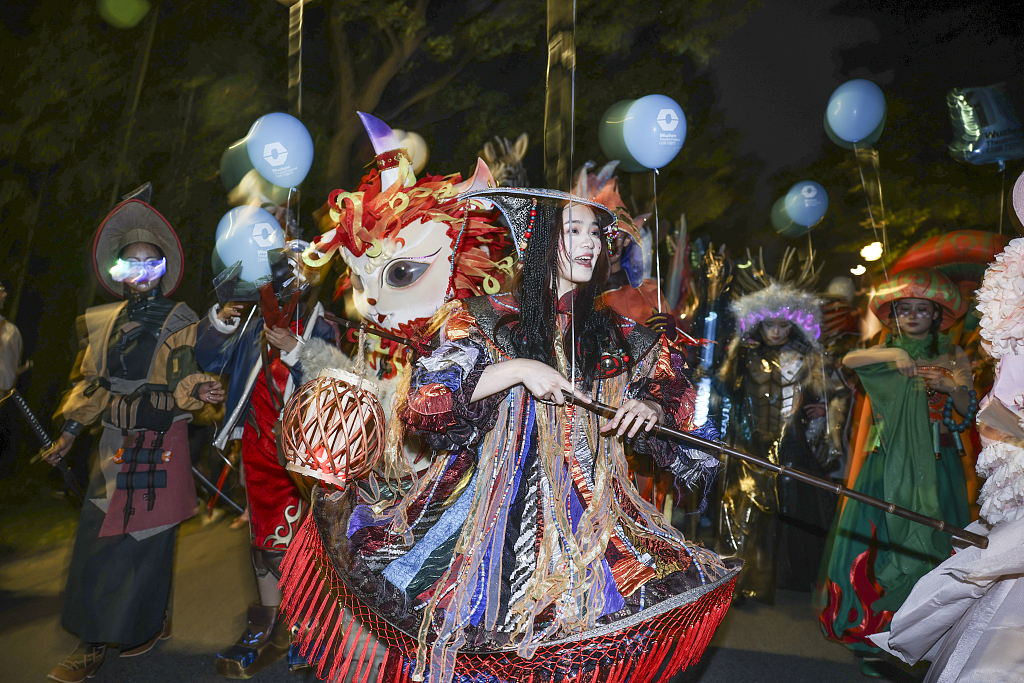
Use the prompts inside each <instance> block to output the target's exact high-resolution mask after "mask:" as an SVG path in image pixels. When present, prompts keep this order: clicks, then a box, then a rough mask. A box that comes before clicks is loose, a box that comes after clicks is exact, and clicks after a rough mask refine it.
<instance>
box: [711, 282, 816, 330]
mask: <svg viewBox="0 0 1024 683" xmlns="http://www.w3.org/2000/svg"><path fill="white" fill-rule="evenodd" d="M730 308H731V309H732V313H733V315H735V316H736V322H737V324H738V325H739V328H740V335H742V336H748V335H749V334H750V333H752V332H753V331H754V330H755V329H757V326H758V325H759V324H760V323H761V321H762V320H771V319H773V318H782V319H784V320H788V321H789V322H791V323H793V324H794V325H796V326H797V327H799V328H800V329H801V330H802V331H803V333H804V335H805V336H806V337H807V339H808V340H809V341H810V342H811V343H813V344H815V345H817V340H818V337H819V336H820V335H821V300H820V299H819V298H818V297H816V296H814V295H813V294H809V293H807V292H804V291H802V290H800V289H797V288H796V287H792V286H790V285H784V284H777V283H772V284H770V285H768V287H766V288H764V289H762V290H760V291H757V292H754V293H753V294H747V295H746V296H743V297H740V298H739V299H736V300H735V301H733V302H732V304H731V305H730Z"/></svg>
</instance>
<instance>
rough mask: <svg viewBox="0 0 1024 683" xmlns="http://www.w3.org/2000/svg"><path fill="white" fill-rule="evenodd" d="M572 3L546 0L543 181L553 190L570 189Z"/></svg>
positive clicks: (573, 52) (573, 53)
mask: <svg viewBox="0 0 1024 683" xmlns="http://www.w3.org/2000/svg"><path fill="white" fill-rule="evenodd" d="M575 22H576V15H575V7H574V3H573V0H548V77H547V99H546V101H545V103H544V180H545V184H546V186H547V187H549V188H551V189H553V190H569V189H571V187H572V177H571V176H572V168H571V165H572V136H573V92H572V78H573V72H574V71H575V69H576V43H575V39H574V37H573V27H574V24H575Z"/></svg>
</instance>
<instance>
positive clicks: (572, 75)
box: [555, 0, 600, 443]
mask: <svg viewBox="0 0 1024 683" xmlns="http://www.w3.org/2000/svg"><path fill="white" fill-rule="evenodd" d="M575 152H576V0H572V66H571V68H570V70H569V192H570V194H571V193H572V173H573V169H574V168H575V166H573V163H574V162H573V156H574V155H575ZM583 172H584V173H586V170H584V171H583ZM599 239H600V238H599ZM599 246H600V245H599ZM567 256H568V257H569V258H568V261H569V272H570V273H571V272H572V269H573V258H572V202H569V253H568V254H567ZM591 272H593V271H591ZM569 315H570V316H571V317H570V319H569V326H570V327H569V336H570V339H571V340H572V348H571V349H569V352H570V353H571V354H572V371H571V373H570V374H571V377H570V378H569V379H570V383H571V384H572V390H573V392H574V393H575V391H576V287H575V286H574V287H573V292H572V300H571V302H570V304H569ZM555 328H556V330H555V333H556V334H559V333H560V331H559V330H558V329H557V328H558V320H557V316H556V320H555ZM573 415H574V416H575V413H573ZM575 422H576V421H575V419H574V420H573V428H574V429H575ZM575 437H576V435H575V434H573V443H575Z"/></svg>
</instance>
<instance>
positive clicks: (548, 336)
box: [498, 202, 632, 389]
mask: <svg viewBox="0 0 1024 683" xmlns="http://www.w3.org/2000/svg"><path fill="white" fill-rule="evenodd" d="M562 208H563V207H562V206H560V205H557V204H553V203H549V202H545V203H543V204H538V205H537V220H536V223H535V226H534V229H533V231H532V235H531V238H530V241H529V244H528V245H527V248H526V253H525V254H524V255H523V263H522V268H521V269H520V271H519V272H518V273H517V274H516V276H515V278H514V279H513V281H512V286H511V290H512V296H513V297H515V300H516V303H518V304H519V314H518V315H514V314H513V315H507V316H504V317H502V318H501V320H499V321H498V326H499V327H503V326H507V327H508V328H509V330H510V332H511V335H510V337H511V341H512V343H513V345H514V346H515V348H516V351H517V355H518V356H519V357H520V358H530V359H532V360H536V361H540V362H541V363H546V364H547V365H550V366H552V367H557V365H556V359H555V344H554V334H555V333H556V330H557V327H558V259H559V250H560V248H561V245H562ZM602 232H603V231H602ZM598 239H603V235H602V236H601V237H599V238H598ZM601 246H602V248H601V252H600V254H598V257H597V262H596V263H595V264H594V271H593V276H592V277H591V278H590V282H588V283H587V284H585V285H583V286H580V287H577V288H576V300H575V303H574V305H573V312H574V314H575V316H576V320H575V328H576V338H577V340H578V341H577V343H573V339H572V329H573V328H572V326H570V327H568V328H567V329H566V331H565V334H564V335H563V337H562V347H563V348H564V349H565V352H566V361H567V362H570V363H571V362H572V361H571V359H572V356H570V355H569V354H570V350H571V352H572V353H573V354H575V358H576V364H577V367H578V368H579V369H580V378H581V380H582V383H583V387H584V388H585V389H590V388H591V387H593V384H594V380H596V379H597V375H598V370H599V366H600V362H601V356H602V355H603V353H604V351H605V349H609V348H610V349H624V348H625V340H624V339H623V337H622V332H621V331H620V330H619V326H618V325H617V324H616V323H615V320H614V315H613V313H612V312H611V310H610V309H609V308H608V307H607V306H606V305H605V304H604V302H603V301H601V300H600V299H599V294H600V293H601V292H602V291H603V290H604V286H605V282H606V281H607V279H608V274H609V271H610V270H611V268H610V265H609V263H608V249H607V245H606V244H604V243H602V245H601ZM569 258H570V259H571V256H569ZM631 360H632V359H631Z"/></svg>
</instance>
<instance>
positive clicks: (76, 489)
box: [0, 389, 85, 507]
mask: <svg viewBox="0 0 1024 683" xmlns="http://www.w3.org/2000/svg"><path fill="white" fill-rule="evenodd" d="M7 399H10V400H11V401H13V402H14V405H16V406H18V410H20V411H21V414H22V415H23V416H24V417H25V421H26V422H28V426H29V427H30V428H31V429H32V433H33V434H35V435H36V438H37V439H39V442H40V443H41V444H43V450H46V449H47V448H49V447H50V446H52V445H53V441H52V440H51V439H50V435H49V434H47V433H46V430H45V429H43V425H42V424H41V423H40V422H39V418H37V417H36V415H35V413H33V412H32V409H31V408H29V407H28V404H27V403H25V399H24V398H23V397H22V395H21V394H20V393H18V390H17V389H11V390H10V391H8V392H7V394H6V395H5V396H4V397H3V398H0V405H3V403H4V402H5V401H7ZM37 461H38V455H36V456H35V457H33V458H32V460H30V461H29V462H30V463H35V462H37ZM54 467H55V468H56V469H57V472H59V473H60V476H61V478H62V479H63V480H64V491H65V492H67V495H68V499H69V500H70V501H71V502H72V503H73V504H74V505H76V506H77V507H82V504H83V503H84V502H85V492H84V491H82V485H81V484H79V483H78V477H76V476H75V475H74V473H72V472H71V470H70V469H69V468H68V466H67V464H66V463H65V462H64V460H63V458H62V459H61V460H58V461H57V464H56V465H54Z"/></svg>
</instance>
